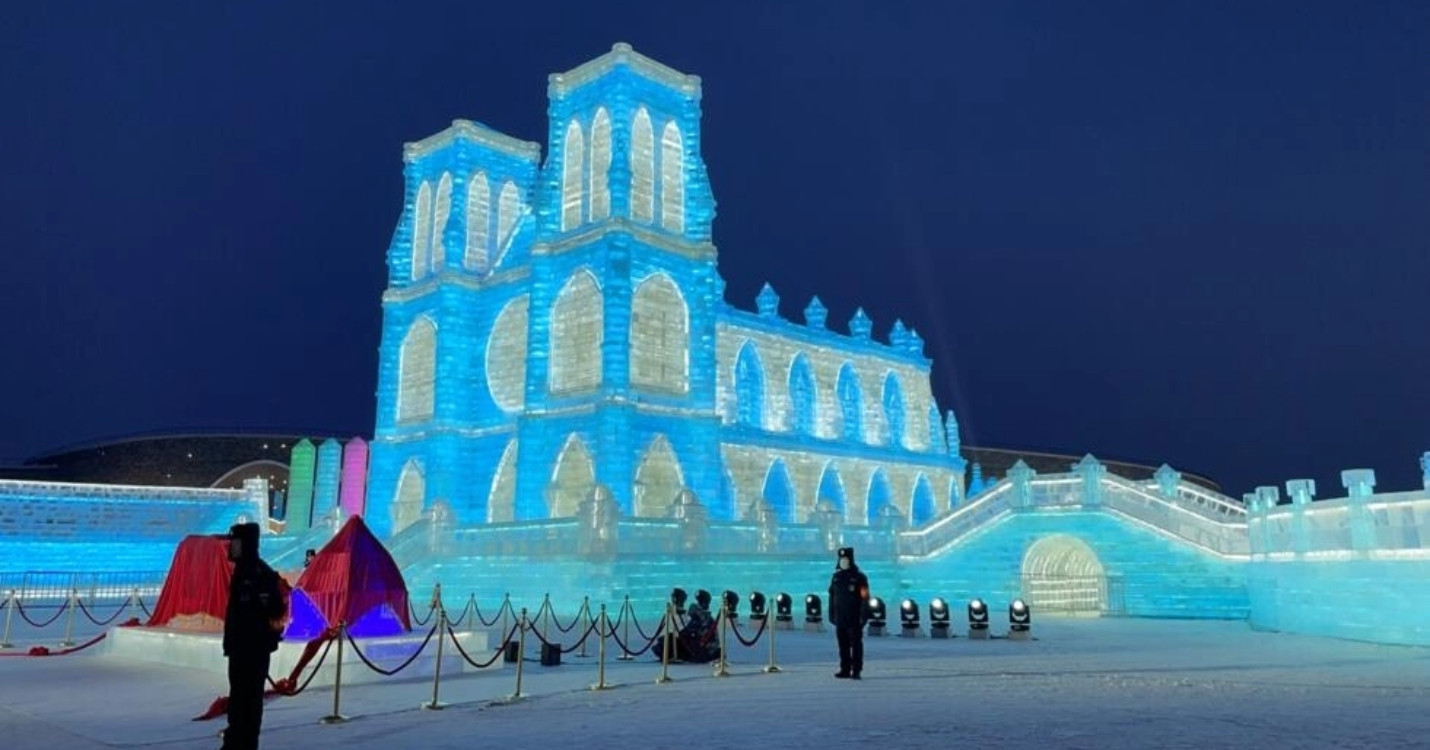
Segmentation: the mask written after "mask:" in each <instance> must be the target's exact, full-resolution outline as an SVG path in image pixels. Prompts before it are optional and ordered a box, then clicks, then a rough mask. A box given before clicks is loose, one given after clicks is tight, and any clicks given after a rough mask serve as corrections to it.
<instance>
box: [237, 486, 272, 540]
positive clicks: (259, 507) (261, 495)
mask: <svg viewBox="0 0 1430 750" xmlns="http://www.w3.org/2000/svg"><path fill="white" fill-rule="evenodd" d="M243 496H244V499H246V500H247V501H248V503H249V504H250V505H252V506H253V512H254V516H253V519H254V521H256V522H257V523H258V530H259V532H260V533H265V534H266V533H268V480H267V479H264V478H263V477H249V478H248V479H245V480H243Z"/></svg>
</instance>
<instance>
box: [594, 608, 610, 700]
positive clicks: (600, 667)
mask: <svg viewBox="0 0 1430 750" xmlns="http://www.w3.org/2000/svg"><path fill="white" fill-rule="evenodd" d="M610 626H611V618H609V617H607V616H606V605H605V604H602V605H601V615H600V616H599V617H597V618H596V635H598V636H600V637H601V642H600V644H599V645H598V646H597V647H596V684H595V685H592V686H591V689H592V690H610V689H611V688H613V687H615V686H614V685H608V684H606V636H607V635H610V633H608V632H607V631H606V628H609V627H610Z"/></svg>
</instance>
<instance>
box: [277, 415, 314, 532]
mask: <svg viewBox="0 0 1430 750" xmlns="http://www.w3.org/2000/svg"><path fill="white" fill-rule="evenodd" d="M317 453H318V452H317V450H316V449H315V448H314V447H313V444H312V443H311V442H309V441H308V438H303V439H302V440H299V441H298V442H297V443H294V444H293V454H292V458H290V459H289V460H288V514H287V515H286V516H285V517H284V518H285V520H286V521H287V522H288V529H287V530H288V532H289V533H292V532H295V531H307V530H308V528H309V527H310V526H312V524H313V473H314V469H315V467H314V464H315V463H316V462H317Z"/></svg>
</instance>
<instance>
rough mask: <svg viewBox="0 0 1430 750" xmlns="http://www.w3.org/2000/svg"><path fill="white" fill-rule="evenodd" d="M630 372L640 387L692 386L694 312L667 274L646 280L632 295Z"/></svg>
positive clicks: (672, 389)
mask: <svg viewBox="0 0 1430 750" xmlns="http://www.w3.org/2000/svg"><path fill="white" fill-rule="evenodd" d="M630 376H631V384H632V385H635V386H637V387H643V388H654V389H657V390H661V391H667V392H670V393H685V392H687V391H688V390H689V389H690V313H689V311H688V310H687V309H686V307H685V298H684V297H683V296H682V295H681V294H680V288H679V287H677V286H676V285H675V282H674V281H672V280H671V278H670V277H669V276H667V275H666V274H663V273H659V274H655V275H653V276H651V277H649V278H647V279H646V280H645V281H642V282H641V283H640V286H638V287H636V292H635V295H634V296H633V297H632V300H631V372H630Z"/></svg>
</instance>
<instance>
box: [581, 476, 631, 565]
mask: <svg viewBox="0 0 1430 750" xmlns="http://www.w3.org/2000/svg"><path fill="white" fill-rule="evenodd" d="M576 517H577V520H578V522H579V526H578V527H577V528H578V529H579V536H578V537H577V554H581V555H586V556H590V557H600V556H607V555H614V554H616V552H617V549H618V546H619V541H620V520H621V509H620V506H619V505H617V504H616V499H615V497H613V496H612V495H611V488H610V487H607V486H606V485H604V484H598V485H596V486H595V487H592V488H591V494H590V495H588V496H587V498H586V499H585V500H583V501H581V505H580V506H579V507H578V508H577V510H576Z"/></svg>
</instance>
